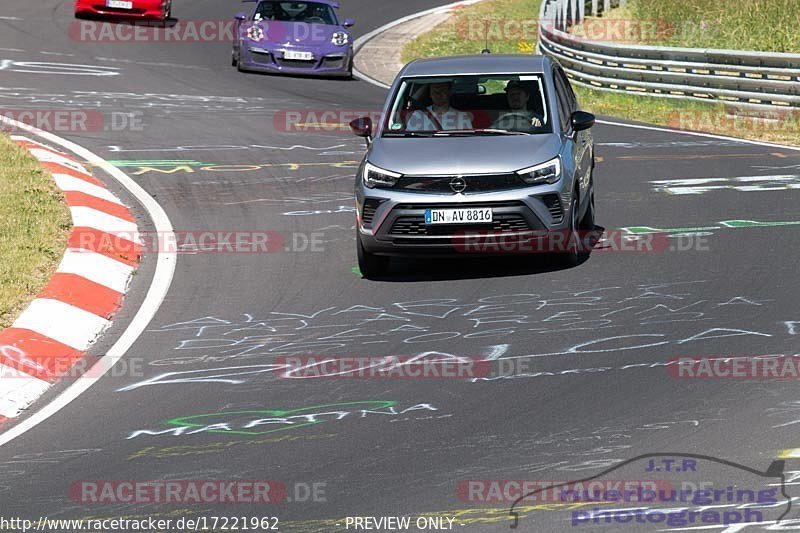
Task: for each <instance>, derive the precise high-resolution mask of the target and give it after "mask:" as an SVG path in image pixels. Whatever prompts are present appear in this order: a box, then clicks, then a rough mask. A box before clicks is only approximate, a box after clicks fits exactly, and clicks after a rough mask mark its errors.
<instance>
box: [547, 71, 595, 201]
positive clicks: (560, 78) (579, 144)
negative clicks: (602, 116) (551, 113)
mask: <svg viewBox="0 0 800 533" xmlns="http://www.w3.org/2000/svg"><path fill="white" fill-rule="evenodd" d="M553 81H554V84H555V88H556V94H557V96H558V102H559V114H560V115H562V116H561V117H560V118H561V124H562V131H563V132H564V144H565V153H566V154H569V155H570V158H571V164H570V167H571V168H572V169H573V170H574V172H575V174H574V176H576V178H577V179H578V186H579V191H580V195H581V199H585V198H587V195H586V193H587V191H588V188H589V180H590V177H591V166H592V150H591V147H592V134H591V130H584V131H578V132H575V131H573V129H572V124H571V122H572V121H571V117H572V113H574V112H575V111H577V110H578V101H577V99H576V98H575V93H574V92H573V91H572V87H571V86H570V83H569V80H568V79H567V76H566V75H565V74H564V71H563V70H561V68H560V67H555V68H554V69H553Z"/></svg>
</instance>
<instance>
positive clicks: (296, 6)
mask: <svg viewBox="0 0 800 533" xmlns="http://www.w3.org/2000/svg"><path fill="white" fill-rule="evenodd" d="M257 18H261V19H262V20H275V21H280V22H306V23H308V24H329V25H337V24H338V21H337V19H336V13H335V12H334V11H333V8H332V7H331V6H330V5H328V4H323V3H321V2H280V1H272V0H270V1H266V2H261V3H259V4H258V7H257V8H256V12H255V13H254V14H253V20H255V19H257Z"/></svg>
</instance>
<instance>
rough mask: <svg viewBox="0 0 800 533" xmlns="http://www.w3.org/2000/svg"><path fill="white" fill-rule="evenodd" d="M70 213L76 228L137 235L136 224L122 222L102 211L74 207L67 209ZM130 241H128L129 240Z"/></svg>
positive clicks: (79, 206)
mask: <svg viewBox="0 0 800 533" xmlns="http://www.w3.org/2000/svg"><path fill="white" fill-rule="evenodd" d="M69 211H70V213H72V222H73V225H74V226H76V227H83V226H85V227H87V228H94V229H99V230H100V231H104V232H106V233H111V234H112V235H113V234H118V233H122V234H123V235H136V234H138V233H139V226H137V225H136V222H131V221H129V220H123V219H121V218H119V217H115V216H114V215H109V214H108V213H104V212H103V211H99V210H97V209H92V208H91V207H86V206H81V205H76V206H72V207H70V208H69ZM129 240H130V239H129Z"/></svg>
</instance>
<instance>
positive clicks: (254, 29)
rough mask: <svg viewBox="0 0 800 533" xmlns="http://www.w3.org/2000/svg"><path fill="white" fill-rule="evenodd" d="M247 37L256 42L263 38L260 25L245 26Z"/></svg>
mask: <svg viewBox="0 0 800 533" xmlns="http://www.w3.org/2000/svg"><path fill="white" fill-rule="evenodd" d="M247 37H248V38H249V39H250V40H251V41H256V42H258V41H260V40H262V39H263V38H264V30H263V29H262V28H261V26H250V27H249V28H247Z"/></svg>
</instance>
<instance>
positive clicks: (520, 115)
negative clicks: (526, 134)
mask: <svg viewBox="0 0 800 533" xmlns="http://www.w3.org/2000/svg"><path fill="white" fill-rule="evenodd" d="M533 118H534V117H531V115H530V114H528V113H525V112H522V111H516V112H512V113H504V114H503V115H500V116H499V117H497V119H496V120H495V121H494V122H492V127H493V128H497V129H503V130H513V131H530V129H531V128H532V127H534V126H533V123H532V121H533Z"/></svg>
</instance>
